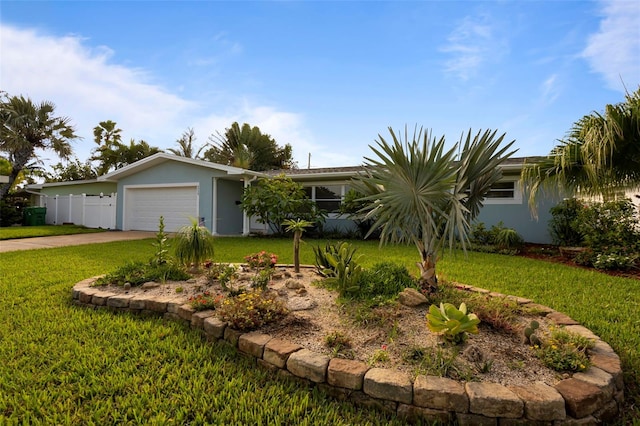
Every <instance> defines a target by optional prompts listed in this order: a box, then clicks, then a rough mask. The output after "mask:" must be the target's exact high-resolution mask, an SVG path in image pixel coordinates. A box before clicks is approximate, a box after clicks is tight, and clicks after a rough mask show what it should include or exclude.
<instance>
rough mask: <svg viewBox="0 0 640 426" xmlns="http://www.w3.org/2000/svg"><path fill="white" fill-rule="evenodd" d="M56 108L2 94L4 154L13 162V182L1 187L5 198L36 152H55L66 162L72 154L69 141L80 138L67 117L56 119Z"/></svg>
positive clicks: (0, 142)
mask: <svg viewBox="0 0 640 426" xmlns="http://www.w3.org/2000/svg"><path fill="white" fill-rule="evenodd" d="M54 111H55V105H54V104H53V103H51V102H48V101H44V102H42V103H40V104H39V105H37V104H34V103H33V101H31V99H29V98H25V97H23V96H11V97H9V96H7V95H6V94H3V95H2V98H1V100H0V151H1V152H5V153H7V160H9V162H10V163H11V171H10V173H9V183H5V184H2V186H0V198H4V197H5V196H6V195H7V193H8V192H9V188H10V187H11V185H12V184H13V183H14V181H15V180H16V178H17V177H18V175H19V174H20V172H21V171H22V170H23V169H25V167H26V166H27V164H28V163H29V162H30V161H31V160H32V159H34V158H36V155H37V153H36V150H40V149H42V150H46V149H50V150H53V151H54V152H55V153H56V154H57V155H58V156H59V157H60V158H63V159H66V158H69V156H70V155H71V153H72V149H71V145H70V144H69V141H70V140H71V139H75V138H76V137H77V136H76V135H75V133H74V129H73V127H72V126H71V125H70V124H69V119H68V118H66V117H54V116H53V114H54Z"/></svg>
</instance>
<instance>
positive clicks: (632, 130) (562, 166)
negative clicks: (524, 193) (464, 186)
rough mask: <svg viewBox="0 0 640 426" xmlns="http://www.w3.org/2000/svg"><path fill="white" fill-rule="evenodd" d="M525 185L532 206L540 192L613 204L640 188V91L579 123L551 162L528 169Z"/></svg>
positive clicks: (543, 161) (550, 157) (542, 161)
mask: <svg viewBox="0 0 640 426" xmlns="http://www.w3.org/2000/svg"><path fill="white" fill-rule="evenodd" d="M522 180H523V182H524V183H525V186H526V187H527V188H528V190H529V198H530V200H529V201H530V205H531V206H532V207H535V200H536V197H537V195H538V194H539V192H541V191H546V192H553V193H556V192H564V193H573V194H583V195H587V196H593V195H599V196H602V197H603V198H604V199H614V198H615V197H616V195H617V194H618V193H620V192H624V191H625V190H627V189H640V88H639V89H638V90H637V91H636V92H634V93H632V94H626V96H625V102H622V103H619V104H616V105H606V107H605V112H604V114H600V113H598V112H593V113H591V114H589V115H586V116H584V117H582V118H581V119H580V120H578V121H577V122H575V123H574V124H573V126H572V128H571V130H570V131H569V132H568V134H567V136H566V138H565V139H564V140H561V141H560V144H559V145H557V146H555V147H554V148H553V149H552V150H551V153H550V154H549V155H548V156H547V157H545V158H542V159H540V160H538V161H535V162H533V163H531V164H529V165H528V166H527V167H525V168H524V169H523V171H522Z"/></svg>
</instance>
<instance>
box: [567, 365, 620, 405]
mask: <svg viewBox="0 0 640 426" xmlns="http://www.w3.org/2000/svg"><path fill="white" fill-rule="evenodd" d="M573 378H574V379H578V380H582V381H583V382H587V383H591V384H592V385H596V386H597V387H599V388H600V390H601V391H603V392H605V398H607V399H610V398H611V397H612V396H613V392H614V391H615V390H616V385H615V383H614V381H613V376H611V374H609V373H607V372H606V371H604V370H601V369H599V368H598V367H590V368H589V369H588V370H586V371H584V372H582V373H576V374H574V375H573Z"/></svg>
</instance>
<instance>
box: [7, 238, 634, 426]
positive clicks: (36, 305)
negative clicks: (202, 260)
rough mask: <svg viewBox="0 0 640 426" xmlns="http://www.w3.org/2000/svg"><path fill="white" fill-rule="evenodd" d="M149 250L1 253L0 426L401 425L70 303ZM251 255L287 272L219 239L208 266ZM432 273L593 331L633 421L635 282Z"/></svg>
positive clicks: (492, 260)
mask: <svg viewBox="0 0 640 426" xmlns="http://www.w3.org/2000/svg"><path fill="white" fill-rule="evenodd" d="M152 241H153V240H137V241H126V242H114V243H106V244H92V245H85V246H74V247H63V248H56V249H44V250H32V251H21V252H8V253H2V254H0V295H1V297H0V342H1V344H0V360H2V362H0V424H5V423H9V424H12V423H15V424H17V423H26V424H29V423H36V424H37V423H46V424H76V423H82V424H92V423H93V424H116V423H118V424H120V423H132V424H137V423H146V422H149V423H165V424H185V423H188V422H191V423H192V424H202V423H213V424H230V423H232V424H238V423H241V424H247V423H256V424H389V423H391V424H394V423H395V424H401V422H399V421H397V420H394V419H389V418H386V417H384V415H382V414H380V413H378V412H375V413H370V412H368V411H366V410H365V411H361V410H358V409H356V408H354V407H353V406H352V405H350V404H347V403H338V402H335V401H333V400H331V399H328V398H326V397H324V396H323V395H322V394H321V393H318V392H315V391H314V392H309V391H308V390H307V389H306V388H304V387H302V386H300V385H297V384H295V383H290V382H287V381H283V380H281V379H276V378H274V376H272V375H271V374H269V373H267V372H265V371H262V370H261V369H256V368H254V366H253V365H252V364H250V363H249V362H248V361H247V360H245V359H243V358H242V357H238V356H235V353H234V351H233V350H230V349H228V348H226V347H225V346H222V345H220V346H219V345H212V344H209V343H206V342H205V341H204V340H203V339H202V338H201V337H200V335H199V334H198V333H197V332H196V331H193V330H190V329H188V328H186V327H183V326H181V325H179V324H176V323H172V322H167V321H163V320H161V319H155V318H141V317H135V316H130V315H114V314H112V313H109V312H103V311H94V310H89V309H84V308H77V307H74V306H73V305H72V304H71V288H72V287H73V285H74V284H75V283H76V282H77V281H80V280H81V279H84V278H87V277H90V276H94V275H98V274H102V273H105V272H109V271H112V270H114V269H115V268H117V267H118V266H120V265H122V264H123V263H125V262H127V261H135V260H146V259H148V258H150V257H151V256H152V254H153V250H154V249H153V247H152V246H151V242H152ZM316 244H323V245H324V241H318V240H310V239H308V240H306V243H305V244H302V246H301V262H302V263H306V264H312V263H313V259H314V256H313V251H312V246H313V245H316ZM357 244H358V247H359V248H358V253H361V254H363V255H364V256H363V257H362V259H361V260H362V262H363V264H364V265H365V266H371V265H373V264H375V263H377V262H379V261H381V260H384V261H393V262H397V263H400V264H403V265H405V266H407V267H408V268H409V270H410V271H412V272H415V269H416V267H415V261H416V260H417V259H416V257H417V251H416V250H415V248H413V247H409V246H391V247H385V248H383V249H382V250H380V249H379V248H378V245H377V243H375V242H358V243H357ZM260 250H267V251H270V252H274V253H276V254H277V255H278V256H279V260H278V262H279V263H291V262H292V258H293V253H292V251H293V244H292V241H291V240H278V239H266V238H264V239H258V238H255V239H254V238H251V239H245V238H218V239H216V255H215V260H216V261H222V262H236V263H237V262H242V261H243V258H244V256H246V255H248V254H250V253H255V252H258V251H260ZM438 271H439V274H440V277H441V279H448V280H453V281H459V282H464V283H467V284H472V285H476V286H479V287H484V288H487V289H491V290H495V291H499V292H503V293H508V294H513V295H518V296H523V297H528V298H531V299H533V300H535V301H536V302H538V303H542V304H544V305H547V306H550V307H552V308H554V309H557V310H559V311H562V312H565V313H567V314H568V315H569V316H571V317H573V318H575V319H576V320H578V321H580V322H581V323H583V324H584V325H585V326H586V327H588V328H590V329H591V330H593V331H594V332H595V333H596V334H598V335H599V336H600V337H602V338H603V339H604V340H605V341H606V342H608V343H609V344H611V345H612V346H613V348H614V349H615V350H616V352H617V353H618V354H619V355H620V357H621V359H622V362H623V369H624V371H625V385H626V390H625V394H626V398H627V399H628V401H629V403H628V404H627V407H628V408H627V414H626V415H627V416H628V417H634V415H635V416H636V417H638V411H637V408H635V410H636V411H632V410H633V405H632V403H633V401H640V397H639V395H640V392H639V391H638V389H639V388H638V384H639V383H640V351H639V350H638V348H640V317H639V316H638V313H639V312H638V308H637V307H638V306H640V282H638V281H637V280H631V279H622V278H615V277H610V276H608V275H604V274H600V273H597V272H591V271H586V270H582V269H576V268H571V267H567V266H564V265H559V264H552V263H546V262H542V261H535V260H530V259H524V258H518V257H508V256H502V255H496V254H486V253H469V254H468V256H467V257H466V258H465V256H464V255H462V254H460V253H453V254H450V253H445V256H444V258H443V260H441V262H440V263H439V264H438ZM7 420H9V421H7Z"/></svg>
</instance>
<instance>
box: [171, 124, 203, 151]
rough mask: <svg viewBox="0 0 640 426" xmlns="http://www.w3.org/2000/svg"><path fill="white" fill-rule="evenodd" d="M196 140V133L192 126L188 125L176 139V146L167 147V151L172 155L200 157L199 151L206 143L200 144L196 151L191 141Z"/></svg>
mask: <svg viewBox="0 0 640 426" xmlns="http://www.w3.org/2000/svg"><path fill="white" fill-rule="evenodd" d="M195 140H196V134H195V131H194V130H193V128H191V127H189V128H188V129H187V130H185V131H184V132H183V133H182V136H180V139H178V140H176V143H177V144H178V148H169V149H167V151H169V152H170V153H172V154H174V155H178V156H180V157H187V158H200V153H201V152H202V150H203V149H204V147H205V146H206V145H203V146H201V147H200V148H199V149H198V150H197V151H195V147H194V146H193V142H194V141H195Z"/></svg>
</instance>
